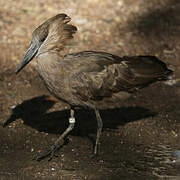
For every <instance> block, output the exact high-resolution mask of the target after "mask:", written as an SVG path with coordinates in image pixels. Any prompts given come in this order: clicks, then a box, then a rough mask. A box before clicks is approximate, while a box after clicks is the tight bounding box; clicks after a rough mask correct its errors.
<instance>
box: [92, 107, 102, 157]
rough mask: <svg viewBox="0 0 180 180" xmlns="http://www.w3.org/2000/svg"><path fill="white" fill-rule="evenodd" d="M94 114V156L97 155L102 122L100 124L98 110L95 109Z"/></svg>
mask: <svg viewBox="0 0 180 180" xmlns="http://www.w3.org/2000/svg"><path fill="white" fill-rule="evenodd" d="M95 114H96V119H97V135H96V143H95V146H94V155H97V151H98V144H99V139H100V136H101V132H102V127H103V122H102V119H101V116H100V114H99V110H98V109H96V108H95Z"/></svg>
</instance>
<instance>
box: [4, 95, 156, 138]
mask: <svg viewBox="0 0 180 180" xmlns="http://www.w3.org/2000/svg"><path fill="white" fill-rule="evenodd" d="M54 104H55V101H52V100H51V99H49V98H48V96H38V97H35V98H32V99H30V100H26V101H24V102H23V103H21V104H19V105H17V106H16V107H15V108H14V109H13V112H12V115H11V116H10V118H9V119H8V120H7V121H6V122H5V123H4V127H5V126H7V125H8V124H10V123H11V122H13V121H15V120H16V119H19V118H20V119H22V120H23V121H24V124H25V125H28V126H30V127H32V128H35V129H36V130H38V131H43V132H47V133H55V134H60V133H62V132H63V131H64V130H65V129H66V128H67V126H68V119H69V116H70V115H69V110H62V111H55V112H47V111H48V109H50V108H51V107H52V106H53V105H54ZM100 113H101V116H102V119H103V124H104V126H103V127H104V129H117V128H118V126H120V125H125V124H126V123H129V122H133V121H136V120H140V119H143V118H145V117H150V116H154V115H155V114H156V113H154V112H151V111H150V110H148V109H146V108H143V107H122V108H116V109H110V110H101V111H100ZM75 118H76V125H75V129H74V130H73V132H72V135H77V136H89V134H91V133H95V132H96V128H97V123H96V118H95V115H94V111H93V110H87V109H78V110H76V111H75Z"/></svg>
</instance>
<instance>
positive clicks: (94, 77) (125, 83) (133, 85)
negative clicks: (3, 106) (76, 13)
mask: <svg viewBox="0 0 180 180" xmlns="http://www.w3.org/2000/svg"><path fill="white" fill-rule="evenodd" d="M69 21H70V17H68V16H67V15H65V14H58V15H56V16H55V17H52V18H50V19H49V20H47V21H46V22H44V23H43V24H42V25H40V26H39V27H38V28H37V29H35V31H34V32H33V34H32V41H31V44H30V48H29V49H28V51H27V53H26V55H25V57H24V59H23V61H22V63H21V65H20V66H19V68H18V69H17V71H16V73H18V72H19V71H20V70H21V69H22V68H23V67H24V66H25V65H26V64H28V63H29V62H30V61H31V60H32V59H33V58H34V57H35V56H36V57H37V58H38V72H39V74H40V76H41V77H42V79H43V81H44V83H45V85H46V87H47V88H48V90H49V91H50V93H51V94H52V95H54V96H55V97H56V98H58V99H60V100H62V101H65V102H67V103H68V104H69V105H70V106H71V117H70V119H69V127H68V128H67V129H66V131H65V132H64V133H63V134H62V135H61V136H60V137H59V138H58V140H57V141H56V142H55V144H54V145H53V146H52V148H51V149H50V150H49V151H48V152H47V153H45V154H43V155H42V156H39V157H38V159H40V158H42V157H45V156H47V155H50V154H51V157H52V155H53V153H54V152H55V150H56V149H57V148H58V147H59V146H60V142H61V140H63V138H64V137H65V136H66V135H67V134H68V133H69V132H70V131H71V130H72V129H73V127H74V124H75V118H74V108H75V107H83V108H84V107H85V108H86V107H87V108H92V109H94V110H95V114H96V118H97V123H98V128H97V138H96V145H95V148H94V153H95V154H96V153H97V145H98V142H99V138H100V134H101V130H102V125H103V123H102V119H101V116H100V114H99V110H98V106H97V102H99V101H102V102H103V101H104V100H105V99H109V100H111V99H114V97H116V95H118V94H120V95H121V96H120V97H122V99H124V98H126V97H128V96H130V94H131V93H132V92H133V91H136V90H138V89H140V88H143V87H145V86H147V85H149V84H151V83H153V82H156V81H161V80H166V79H168V77H169V76H170V74H171V73H172V71H171V70H169V69H167V66H166V64H165V63H163V62H162V61H160V60H158V58H156V57H154V56H133V57H122V58H121V57H118V56H116V55H112V54H109V53H105V52H94V51H84V52H78V53H73V54H67V55H65V56H62V55H60V54H59V53H58V52H59V51H61V50H62V49H63V48H64V46H65V44H66V42H67V41H68V40H70V39H71V38H72V37H73V34H74V33H75V32H76V31H77V28H76V27H75V26H73V25H70V24H68V22H69ZM117 100H118V101H119V99H117ZM120 100H121V99H120Z"/></svg>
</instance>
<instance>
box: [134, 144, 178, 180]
mask: <svg viewBox="0 0 180 180" xmlns="http://www.w3.org/2000/svg"><path fill="white" fill-rule="evenodd" d="M143 153H144V155H143V158H142V159H139V160H138V161H137V162H136V165H137V168H138V169H141V170H142V169H143V167H141V166H144V169H146V173H147V172H148V171H149V172H151V173H152V174H153V175H154V176H156V177H158V178H160V179H164V178H165V179H173V180H175V179H180V150H175V149H172V147H171V146H168V145H158V146H149V147H148V148H146V150H145V151H144V152H143Z"/></svg>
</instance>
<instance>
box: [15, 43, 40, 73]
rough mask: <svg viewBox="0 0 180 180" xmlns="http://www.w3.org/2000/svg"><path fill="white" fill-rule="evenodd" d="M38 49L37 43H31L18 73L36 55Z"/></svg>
mask: <svg viewBox="0 0 180 180" xmlns="http://www.w3.org/2000/svg"><path fill="white" fill-rule="evenodd" d="M38 49H39V47H38V46H37V45H36V44H33V43H31V45H30V47H29V49H28V50H27V52H26V54H25V56H24V59H23V60H22V62H21V64H20V65H19V67H18V68H17V70H16V74H18V73H19V72H20V71H21V70H22V69H23V68H24V67H25V66H26V65H27V64H28V63H29V62H30V61H31V60H32V59H33V58H34V57H35V56H36V54H37V52H38Z"/></svg>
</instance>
